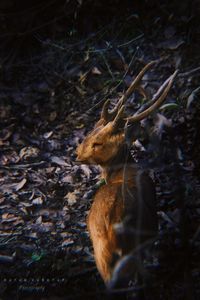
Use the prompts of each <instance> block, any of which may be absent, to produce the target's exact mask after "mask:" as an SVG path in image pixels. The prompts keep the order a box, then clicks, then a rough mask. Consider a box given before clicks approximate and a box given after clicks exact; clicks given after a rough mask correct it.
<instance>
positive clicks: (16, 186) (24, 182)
mask: <svg viewBox="0 0 200 300" xmlns="http://www.w3.org/2000/svg"><path fill="white" fill-rule="evenodd" d="M26 182H27V180H26V178H23V179H22V180H21V181H20V182H19V183H17V184H15V185H14V186H13V190H14V191H16V192H18V191H19V190H21V189H22V188H23V186H24V185H25V184H26Z"/></svg>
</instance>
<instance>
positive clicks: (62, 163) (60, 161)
mask: <svg viewBox="0 0 200 300" xmlns="http://www.w3.org/2000/svg"><path fill="white" fill-rule="evenodd" d="M50 159H51V161H52V162H53V163H55V164H57V165H59V166H65V167H67V166H69V164H68V163H66V162H65V161H64V159H62V158H60V157H58V156H52V157H51V158H50Z"/></svg>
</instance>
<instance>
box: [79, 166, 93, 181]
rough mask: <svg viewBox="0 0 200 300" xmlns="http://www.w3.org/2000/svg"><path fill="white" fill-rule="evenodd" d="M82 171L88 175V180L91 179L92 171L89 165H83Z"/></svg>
mask: <svg viewBox="0 0 200 300" xmlns="http://www.w3.org/2000/svg"><path fill="white" fill-rule="evenodd" d="M81 169H82V170H83V172H84V174H85V175H86V177H87V179H89V178H90V174H91V170H90V168H89V167H88V166H87V165H81Z"/></svg>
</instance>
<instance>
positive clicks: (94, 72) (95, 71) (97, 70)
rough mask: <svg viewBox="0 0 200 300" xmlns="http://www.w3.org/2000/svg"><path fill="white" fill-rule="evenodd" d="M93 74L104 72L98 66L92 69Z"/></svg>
mask: <svg viewBox="0 0 200 300" xmlns="http://www.w3.org/2000/svg"><path fill="white" fill-rule="evenodd" d="M92 74H94V75H101V74H102V73H101V71H100V70H99V69H98V68H97V67H94V68H93V69H92Z"/></svg>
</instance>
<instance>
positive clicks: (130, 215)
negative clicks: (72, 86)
mask: <svg viewBox="0 0 200 300" xmlns="http://www.w3.org/2000/svg"><path fill="white" fill-rule="evenodd" d="M154 64H155V61H151V62H150V63H148V64H147V65H145V66H144V67H143V69H142V70H141V71H140V72H139V74H138V75H137V76H136V78H135V79H134V80H133V82H132V83H131V85H130V86H129V88H128V89H127V91H126V92H125V93H124V94H123V95H122V96H121V98H120V99H119V100H118V102H117V103H116V105H115V107H114V108H113V109H112V110H109V106H110V100H107V101H106V102H105V103H104V105H103V108H102V111H101V114H100V118H99V120H98V121H97V123H96V124H95V126H94V128H93V130H92V131H91V132H89V133H88V135H87V136H86V137H85V138H84V140H83V141H82V143H80V144H79V145H78V146H77V149H76V154H77V158H76V162H77V163H79V164H80V163H81V164H88V165H91V164H92V165H98V166H100V168H101V176H102V179H103V184H102V185H101V186H100V187H99V188H98V190H97V191H96V193H95V195H94V198H93V203H92V205H91V208H90V210H89V214H88V216H87V228H88V231H89V235H90V239H91V241H92V245H93V249H94V258H95V262H96V266H97V269H98V271H99V273H100V275H101V277H102V279H103V281H104V283H105V284H106V285H108V284H109V282H111V280H112V275H113V272H114V270H115V267H116V264H117V262H118V261H119V259H120V258H122V257H124V256H126V255H128V254H129V253H132V252H133V251H134V249H136V248H138V247H140V246H142V245H143V244H145V243H148V241H149V240H153V239H154V238H155V236H156V234H157V231H158V219H157V211H156V191H155V185H154V182H153V180H152V179H151V177H150V176H149V175H148V173H147V172H146V170H141V169H140V167H139V166H138V165H137V164H136V163H135V161H134V159H133V158H132V156H131V153H130V145H129V143H127V139H126V132H127V131H126V129H127V128H131V130H132V131H133V134H132V142H133V141H134V126H138V125H140V121H142V120H143V119H145V118H147V117H148V116H149V115H150V114H151V113H153V112H154V111H155V110H156V109H157V108H159V107H160V106H161V104H162V103H163V101H164V100H165V99H166V97H167V95H168V93H169V91H170V89H171V86H172V84H173V81H174V78H175V77H176V74H177V72H178V71H175V72H174V73H173V74H172V75H171V76H170V77H169V78H168V79H167V80H166V81H165V82H164V84H163V85H162V86H161V88H160V89H159V90H158V92H157V93H156V94H155V95H154V97H152V99H151V100H149V101H147V102H146V103H145V109H143V107H140V109H139V110H138V111H137V112H136V113H134V114H133V115H132V116H127V114H126V113H125V103H126V101H127V100H128V98H129V97H130V95H131V94H132V93H133V92H135V91H136V90H138V92H139V93H140V94H141V95H142V96H143V97H144V96H146V92H145V91H144V89H143V88H142V89H141V88H140V85H141V80H142V78H143V76H144V74H145V73H146V72H147V71H148V70H149V69H150V68H151V67H152V66H153V65H154ZM129 130H130V129H129ZM121 222H123V224H125V225H124V226H123V228H121V230H119V228H118V229H116V228H117V227H116V224H122V223H121ZM138 226H139V227H138ZM124 227H125V228H127V229H128V230H127V231H126V230H123V229H124ZM123 269H126V268H123ZM115 273H116V272H115Z"/></svg>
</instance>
